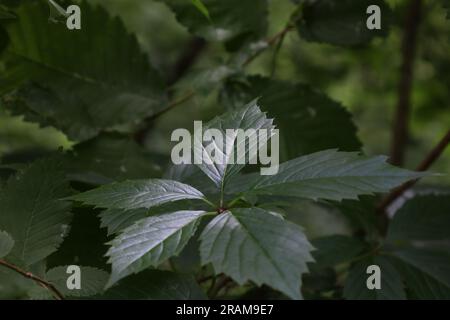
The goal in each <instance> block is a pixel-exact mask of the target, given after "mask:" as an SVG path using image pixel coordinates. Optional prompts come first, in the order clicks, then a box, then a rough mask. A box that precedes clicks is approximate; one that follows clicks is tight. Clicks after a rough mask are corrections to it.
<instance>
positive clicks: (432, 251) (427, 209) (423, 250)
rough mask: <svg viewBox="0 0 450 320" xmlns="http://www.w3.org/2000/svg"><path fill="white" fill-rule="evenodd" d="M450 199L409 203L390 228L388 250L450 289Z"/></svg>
mask: <svg viewBox="0 0 450 320" xmlns="http://www.w3.org/2000/svg"><path fill="white" fill-rule="evenodd" d="M449 212H450V196H448V195H424V196H416V197H414V198H413V199H411V200H409V201H407V202H406V203H405V204H404V205H403V206H402V207H401V208H400V209H399V210H398V211H397V212H396V214H395V215H394V219H393V220H392V223H391V224H390V226H389V230H388V235H387V239H386V249H387V250H389V251H390V252H392V254H394V255H395V256H396V257H398V258H400V259H401V260H402V261H403V262H405V263H407V264H409V265H411V266H414V267H415V268H417V269H419V270H421V271H422V272H424V273H426V274H428V275H429V276H431V277H433V278H434V279H436V280H438V281H440V282H442V283H443V284H445V285H446V286H449V287H450V233H449V230H450V216H449Z"/></svg>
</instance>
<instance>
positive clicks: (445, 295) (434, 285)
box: [396, 262, 450, 300]
mask: <svg viewBox="0 0 450 320" xmlns="http://www.w3.org/2000/svg"><path fill="white" fill-rule="evenodd" d="M396 266H397V267H398V268H399V270H400V272H401V274H402V277H403V279H404V281H405V283H406V286H407V288H408V292H409V294H410V296H411V298H412V299H421V300H449V299H450V287H447V286H445V285H444V284H442V283H441V282H439V281H437V280H435V279H434V278H433V277H431V276H429V275H427V274H426V273H424V272H422V271H420V270H419V269H417V268H414V267H412V266H411V265H408V264H406V263H401V262H400V263H397V264H396Z"/></svg>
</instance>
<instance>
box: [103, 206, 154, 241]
mask: <svg viewBox="0 0 450 320" xmlns="http://www.w3.org/2000/svg"><path fill="white" fill-rule="evenodd" d="M147 212H148V209H145V208H138V209H132V210H124V209H106V210H104V211H103V212H102V213H101V214H100V219H101V221H102V223H101V227H103V228H107V229H108V235H112V234H115V233H117V232H119V231H121V230H123V229H125V228H127V227H129V226H131V225H132V224H134V223H135V222H136V221H138V220H141V219H143V218H145V217H147Z"/></svg>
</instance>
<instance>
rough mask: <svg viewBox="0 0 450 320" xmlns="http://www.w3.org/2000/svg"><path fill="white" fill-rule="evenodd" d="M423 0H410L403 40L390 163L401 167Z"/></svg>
mask: <svg viewBox="0 0 450 320" xmlns="http://www.w3.org/2000/svg"><path fill="white" fill-rule="evenodd" d="M421 9H422V0H410V6H409V10H408V13H407V17H406V21H405V27H404V30H405V31H404V34H403V40H402V66H401V69H400V72H401V75H400V82H399V85H398V101H397V107H396V111H395V116H394V123H393V128H392V134H393V140H392V145H391V152H390V155H391V157H390V162H391V163H392V164H394V165H397V166H400V165H402V164H403V161H404V157H405V150H406V145H407V142H408V137H409V133H408V131H409V129H408V122H409V115H410V109H411V88H412V81H413V64H414V57H415V54H416V47H417V33H418V29H419V24H420V19H421Z"/></svg>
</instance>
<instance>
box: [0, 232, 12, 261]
mask: <svg viewBox="0 0 450 320" xmlns="http://www.w3.org/2000/svg"><path fill="white" fill-rule="evenodd" d="M13 247H14V239H13V238H11V236H10V235H9V234H8V233H7V232H5V231H1V230H0V258H3V257H6V256H7V255H8V254H9V253H10V252H11V250H12V248H13Z"/></svg>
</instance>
